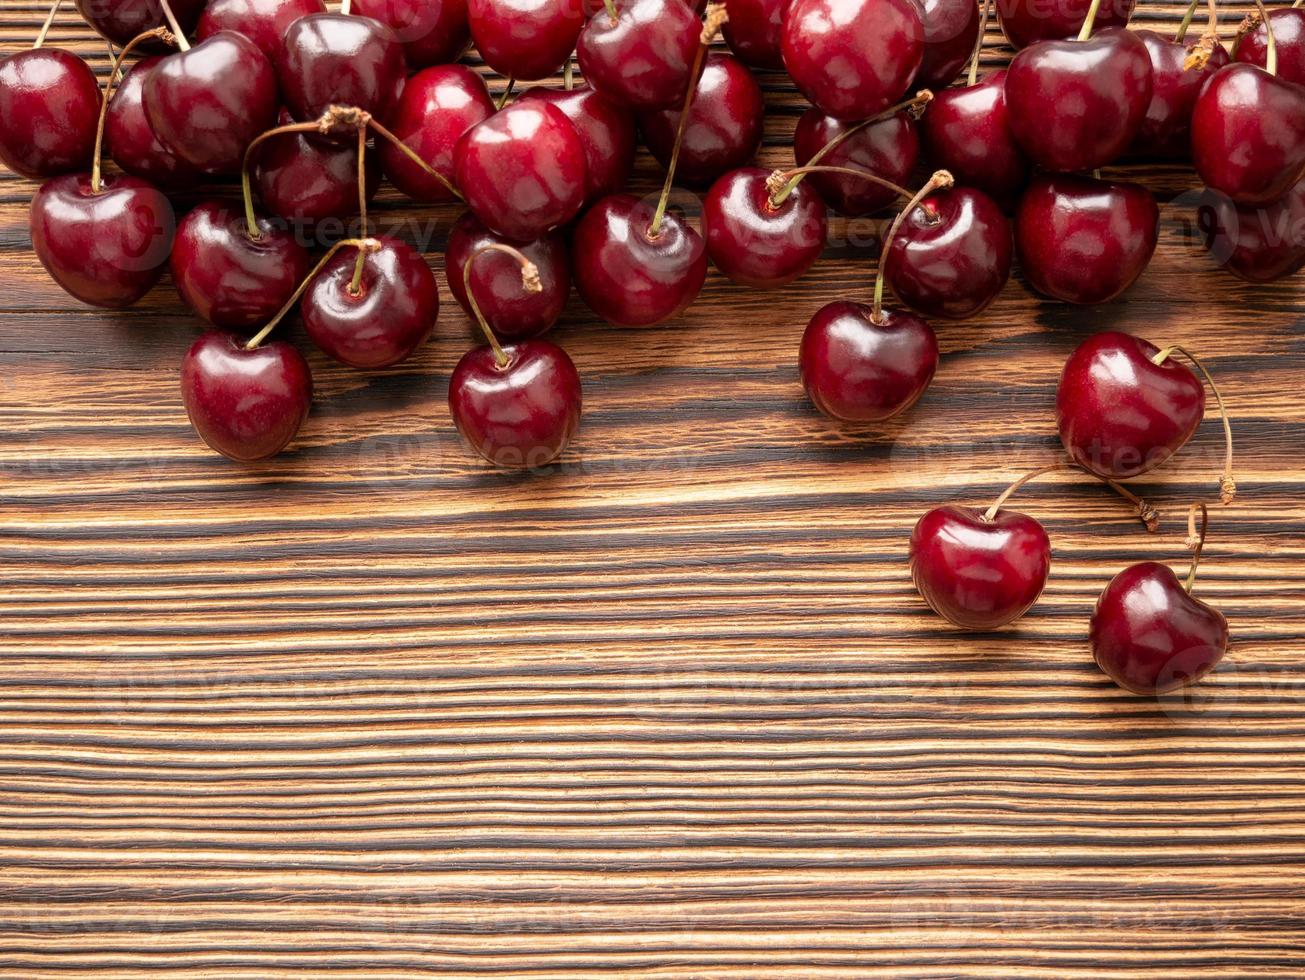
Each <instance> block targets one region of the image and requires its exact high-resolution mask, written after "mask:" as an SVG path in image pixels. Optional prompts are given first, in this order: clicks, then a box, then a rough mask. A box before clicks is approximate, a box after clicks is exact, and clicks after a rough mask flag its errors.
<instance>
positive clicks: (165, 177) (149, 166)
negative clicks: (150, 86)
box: [104, 55, 199, 190]
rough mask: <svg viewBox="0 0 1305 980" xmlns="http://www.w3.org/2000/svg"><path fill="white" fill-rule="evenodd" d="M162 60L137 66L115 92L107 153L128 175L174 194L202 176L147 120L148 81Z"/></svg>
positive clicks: (106, 127)
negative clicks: (163, 142) (144, 93)
mask: <svg viewBox="0 0 1305 980" xmlns="http://www.w3.org/2000/svg"><path fill="white" fill-rule="evenodd" d="M162 60H163V59H162V57H161V56H158V55H155V56H153V57H149V58H144V59H142V60H141V61H138V62H136V64H134V65H132V66H131V68H130V70H128V72H127V73H126V74H125V75H124V76H123V79H122V81H121V82H120V83H119V85H118V87H117V88H115V89H114V91H113V98H111V99H110V100H109V112H108V115H107V116H105V119H104V150H105V152H106V153H108V154H109V156H111V157H113V162H114V163H116V164H117V165H118V166H119V167H121V168H122V169H123V170H124V171H126V172H127V173H129V174H132V175H133V176H135V177H140V178H142V179H144V180H148V181H149V182H150V183H152V184H155V185H156V186H158V187H161V188H164V189H167V190H172V189H174V188H179V187H185V186H193V185H194V183H195V182H196V181H197V180H198V179H199V174H198V171H196V170H195V168H194V167H192V166H190V165H189V164H187V163H184V162H182V161H181V160H179V159H178V158H177V156H176V154H174V153H173V152H172V151H171V150H169V149H168V148H167V147H166V146H164V145H163V144H162V143H160V142H159V138H158V137H157V136H155V135H154V127H153V126H151V125H150V121H149V119H148V118H146V116H145V104H144V102H142V100H141V93H142V92H144V90H145V79H146V78H147V77H148V76H149V73H150V71H152V70H153V68H154V66H155V65H157V64H158V63H159V62H160V61H162Z"/></svg>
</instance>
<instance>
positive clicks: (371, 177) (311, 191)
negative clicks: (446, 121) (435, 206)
mask: <svg viewBox="0 0 1305 980" xmlns="http://www.w3.org/2000/svg"><path fill="white" fill-rule="evenodd" d="M292 121H293V120H292V118H291V116H290V114H289V113H288V112H287V111H285V110H282V113H281V118H280V121H279V125H286V124H288V123H291V122H292ZM375 154H376V151H375V150H372V149H368V151H367V160H366V161H365V163H366V166H365V168H364V174H363V179H364V182H365V187H366V192H367V199H368V200H371V198H372V197H373V196H375V194H376V189H377V187H378V186H379V185H380V168H379V167H378V166H375V161H374V158H375ZM252 163H253V167H252V168H251V174H252V179H253V186H254V187H255V188H256V189H257V191H258V196H259V199H260V200H261V201H262V202H263V205H264V207H266V208H267V209H268V210H269V211H271V212H272V213H273V214H275V215H279V216H280V217H282V218H284V219H285V220H286V221H289V222H293V223H295V224H297V225H306V226H308V228H306V229H305V230H309V229H311V228H312V227H315V226H316V224H317V222H320V221H326V220H329V219H343V218H347V217H349V216H350V215H352V214H356V213H357V211H358V144H357V141H356V140H342V141H341V140H335V139H323V138H322V137H320V136H316V135H314V134H311V133H280V134H277V135H276V136H273V137H270V138H268V139H267V140H264V141H263V142H262V143H260V144H259V146H258V147H257V148H256V149H255V150H254V152H253V160H252Z"/></svg>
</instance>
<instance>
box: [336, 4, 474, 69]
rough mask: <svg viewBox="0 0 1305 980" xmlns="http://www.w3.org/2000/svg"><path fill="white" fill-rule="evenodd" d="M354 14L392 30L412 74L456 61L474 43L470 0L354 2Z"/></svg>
mask: <svg viewBox="0 0 1305 980" xmlns="http://www.w3.org/2000/svg"><path fill="white" fill-rule="evenodd" d="M353 12H354V13H356V14H361V15H362V16H364V17H370V18H371V19H372V20H378V21H380V22H381V23H382V24H384V25H385V26H386V27H388V28H389V29H390V30H392V31H393V32H394V36H395V37H396V38H398V39H399V43H400V44H402V45H403V53H404V56H405V58H406V60H407V62H408V68H409V69H411V70H413V71H416V70H417V69H420V68H430V67H431V66H433V65H446V64H450V63H452V62H454V61H457V60H458V59H459V58H461V57H462V53H463V52H464V51H466V50H467V45H468V44H470V43H471V27H470V25H469V24H468V23H467V0H355V2H354V5H353Z"/></svg>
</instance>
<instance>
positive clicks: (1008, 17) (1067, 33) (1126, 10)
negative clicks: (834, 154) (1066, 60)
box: [996, 0, 1137, 48]
mask: <svg viewBox="0 0 1305 980" xmlns="http://www.w3.org/2000/svg"><path fill="white" fill-rule="evenodd" d="M1091 6H1092V0H1055V2H1054V3H1047V0H1001V2H1000V3H998V4H997V5H996V9H997V15H998V16H999V17H1000V18H1001V29H1002V31H1004V32H1005V34H1006V38H1007V40H1009V41H1010V43H1011V44H1013V45H1015V47H1017V48H1023V47H1027V46H1028V45H1030V44H1033V43H1034V42H1035V41H1063V40H1065V39H1067V38H1071V37H1076V36H1077V35H1078V32H1079V31H1080V30H1081V29H1082V27H1083V22H1084V21H1085V20H1087V14H1088V10H1089V9H1090V8H1091ZM1135 6H1137V0H1102V4H1101V7H1100V9H1099V10H1098V11H1097V17H1096V20H1095V21H1094V22H1093V26H1092V29H1093V31H1094V32H1096V31H1101V30H1104V29H1105V28H1107V27H1127V26H1128V20H1129V18H1130V17H1132V16H1133V8H1134V7H1135Z"/></svg>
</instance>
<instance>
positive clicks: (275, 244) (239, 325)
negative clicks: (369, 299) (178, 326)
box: [171, 201, 309, 330]
mask: <svg viewBox="0 0 1305 980" xmlns="http://www.w3.org/2000/svg"><path fill="white" fill-rule="evenodd" d="M257 224H258V236H257V237H251V236H250V234H249V230H248V228H247V226H246V222H245V216H244V215H243V214H241V213H240V212H239V211H238V210H236V209H234V208H231V207H228V206H227V205H225V204H223V203H221V202H220V201H206V202H204V203H202V204H200V205H198V206H197V207H196V208H195V209H194V210H192V211H191V212H190V213H189V214H187V215H186V216H185V217H184V218H182V219H181V221H180V222H179V223H178V225H177V233H176V238H175V240H174V241H173V243H172V260H171V265H172V278H173V281H174V282H175V283H176V286H177V292H178V293H180V294H181V298H182V299H183V300H184V301H185V303H186V305H187V306H189V307H190V308H191V309H192V310H194V311H195V312H196V313H198V314H199V315H200V316H201V317H203V318H204V319H205V320H207V321H209V323H212V324H213V325H215V326H218V327H224V328H226V329H229V330H251V329H253V328H255V327H258V326H260V325H262V324H264V323H266V322H267V321H268V320H269V319H271V317H272V316H273V315H274V314H275V313H276V312H277V310H279V309H280V308H281V307H282V306H283V305H285V303H286V301H287V300H289V299H290V297H291V295H293V293H294V291H295V290H296V289H297V288H298V286H299V283H300V282H301V281H302V280H303V278H304V276H306V275H307V274H308V267H309V261H308V250H307V249H306V248H304V246H303V245H301V244H300V243H299V242H298V241H297V240H296V239H295V236H294V234H293V232H292V231H291V230H290V229H289V228H287V226H286V225H285V224H284V223H282V222H277V221H273V220H272V219H270V218H267V217H259V219H258V223H257Z"/></svg>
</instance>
